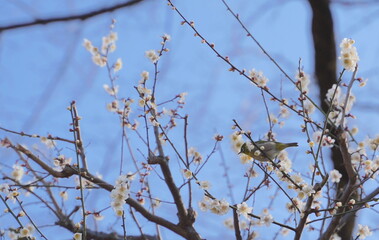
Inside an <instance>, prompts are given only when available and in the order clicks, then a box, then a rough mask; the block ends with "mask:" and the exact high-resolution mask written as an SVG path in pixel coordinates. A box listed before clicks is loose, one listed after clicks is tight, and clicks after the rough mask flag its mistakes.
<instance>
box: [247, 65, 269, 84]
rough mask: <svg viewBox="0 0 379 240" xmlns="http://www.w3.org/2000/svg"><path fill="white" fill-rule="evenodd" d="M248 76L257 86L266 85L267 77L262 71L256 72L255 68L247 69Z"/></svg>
mask: <svg viewBox="0 0 379 240" xmlns="http://www.w3.org/2000/svg"><path fill="white" fill-rule="evenodd" d="M249 78H250V79H251V81H253V82H254V83H255V84H257V86H258V87H266V85H267V83H268V81H269V80H268V78H267V77H265V76H264V75H263V72H262V71H259V72H258V71H256V70H255V69H252V70H250V71H249Z"/></svg>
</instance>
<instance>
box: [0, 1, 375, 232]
mask: <svg viewBox="0 0 379 240" xmlns="http://www.w3.org/2000/svg"><path fill="white" fill-rule="evenodd" d="M117 2H118V1H107V2H106V3H103V2H99V1H97V2H94V1H73V0H71V1H33V5H32V4H31V3H30V2H29V1H17V2H14V1H4V2H3V3H2V7H1V9H0V25H1V26H3V25H8V24H11V23H18V22H24V21H29V20H32V19H34V18H36V17H39V18H46V17H52V16H62V15H70V14H75V13H81V12H86V11H88V10H91V9H97V8H99V7H104V6H111V5H113V4H115V3H117ZM230 4H231V7H232V8H233V9H234V10H235V11H236V12H238V13H239V15H240V17H241V19H242V20H243V21H244V23H245V24H246V26H247V27H248V28H249V29H250V30H251V32H252V34H253V35H254V37H256V38H257V39H258V41H259V42H260V43H261V44H262V45H263V46H264V47H265V49H266V50H267V51H268V52H269V53H270V54H271V55H272V56H273V57H274V58H275V59H276V60H277V61H278V62H279V64H280V65H281V66H282V67H283V69H284V70H285V71H286V72H287V73H288V74H289V75H290V76H294V75H295V72H296V70H297V66H298V61H299V58H301V59H302V64H303V65H304V70H305V72H307V73H309V74H310V75H312V73H313V54H314V53H313V49H312V37H311V35H310V34H311V30H310V21H311V16H310V14H311V12H310V9H309V6H308V5H307V2H306V1H300V0H293V1H279V0H275V1H269V2H268V1H264V0H262V1H261V0H259V1H237V2H231V3H230ZM177 7H178V9H180V11H181V12H182V13H183V14H184V15H185V16H186V17H187V18H188V19H189V20H193V21H194V22H195V25H196V28H197V29H198V30H199V31H200V32H201V33H202V34H203V35H204V37H205V38H206V39H207V40H208V41H210V42H213V43H215V46H216V48H217V49H218V51H219V52H220V53H221V54H223V55H226V56H229V57H230V59H231V61H232V62H233V63H235V64H236V65H237V66H238V67H240V68H245V69H247V70H249V69H252V68H255V69H257V70H261V71H263V72H264V74H265V76H267V77H268V78H269V79H270V82H269V84H268V86H269V87H270V88H271V89H272V90H273V92H274V93H275V94H278V95H279V94H282V95H283V97H286V98H289V99H290V98H291V97H293V93H294V90H293V89H294V87H293V86H292V85H291V84H290V83H289V82H288V80H286V79H285V77H284V76H283V74H282V73H280V72H279V71H278V69H277V68H276V67H275V66H274V65H273V64H272V62H270V61H269V59H268V58H267V57H266V56H265V55H264V54H262V52H261V51H260V50H259V49H258V47H257V46H256V45H255V44H254V42H253V41H251V39H249V38H247V37H246V34H245V33H244V32H243V30H242V29H241V27H240V26H239V25H238V24H237V22H236V21H235V19H233V17H232V16H231V14H230V13H228V12H227V11H226V8H225V6H223V4H222V2H221V1H216V0H210V1H202V0H194V1H182V2H179V1H178V3H177ZM378 10H379V6H378V5H376V4H372V5H370V4H364V3H362V4H358V5H356V6H354V7H352V6H345V5H343V4H333V5H332V11H333V16H334V21H335V34H336V35H335V38H336V42H337V44H338V43H339V42H340V41H341V40H342V39H343V38H345V37H349V38H353V39H355V40H356V46H357V49H358V52H359V56H360V59H361V61H360V71H359V74H358V75H359V76H362V77H363V78H368V79H369V81H368V85H367V86H366V87H365V88H355V89H354V90H353V91H354V93H355V95H356V96H357V103H356V105H355V111H354V114H355V115H357V117H358V118H357V119H356V120H353V121H351V123H350V124H351V126H355V125H357V126H359V127H360V132H359V134H358V137H359V138H360V139H361V140H364V139H365V136H366V135H369V136H371V137H373V136H375V135H376V134H377V132H378V126H377V124H375V123H377V122H378V121H379V114H378V109H379V101H378V100H377V98H376V95H377V92H378V90H379V89H378V88H379V85H378V84H377V78H378V77H377V72H378V70H377V69H378V66H377V65H378V61H377V53H378V51H379V45H378V44H377V43H378V42H379V41H378V37H379V32H378V31H377V29H378V25H379V19H378V18H377V17H376V16H377V15H375V13H377V12H378ZM112 19H116V20H117V24H116V28H115V31H116V32H117V33H118V38H119V40H118V42H117V50H116V51H115V52H114V53H112V54H111V57H110V61H115V60H116V59H117V58H119V57H121V58H122V59H123V62H124V67H123V69H122V70H121V71H120V72H119V79H118V80H117V84H118V85H120V95H122V96H123V97H132V98H137V96H136V92H135V90H134V89H133V86H135V85H137V82H138V80H139V79H140V73H141V72H142V71H143V70H146V71H149V72H150V73H151V75H152V73H153V65H152V64H151V63H150V62H149V61H148V59H146V57H145V56H144V53H145V51H147V50H150V49H158V48H160V41H161V38H160V36H162V35H163V34H164V33H167V34H170V35H171V37H172V40H171V41H170V42H169V43H168V45H167V47H168V48H169V49H170V52H168V53H167V54H165V55H164V56H163V57H162V59H161V61H160V63H159V65H160V67H159V70H160V73H159V80H158V86H157V97H158V99H160V101H165V100H167V99H170V98H172V97H173V96H175V95H176V94H179V93H181V92H188V96H187V98H186V99H187V100H186V104H185V108H184V109H183V110H181V113H182V114H183V115H185V114H188V115H189V131H188V140H189V145H190V146H194V147H196V148H197V149H198V150H199V151H200V152H201V153H202V154H203V155H204V156H206V155H207V154H209V153H210V151H211V149H212V147H213V140H212V137H213V136H214V134H215V133H219V134H222V135H224V136H225V138H224V141H223V142H222V143H221V145H220V147H221V149H222V151H223V153H224V155H225V159H226V162H227V165H228V166H229V168H230V170H229V175H230V178H231V179H232V181H233V183H234V186H235V198H236V199H240V197H241V196H240V194H238V192H240V191H239V187H240V186H242V185H243V184H244V182H245V179H244V178H243V173H244V170H245V168H246V167H245V166H243V165H241V164H240V163H239V159H238V156H236V154H235V153H234V152H233V151H231V148H230V143H229V138H228V136H229V135H230V134H231V133H232V129H231V126H232V124H233V122H232V119H236V120H238V122H239V123H240V124H241V126H243V127H244V128H245V129H246V130H251V131H252V132H253V136H254V138H255V139H258V138H260V137H263V135H264V134H265V133H266V132H267V130H268V128H267V123H266V113H265V109H264V108H263V103H262V99H261V95H260V91H259V89H257V88H255V87H253V85H251V83H249V82H248V81H247V80H246V79H245V78H243V77H241V76H240V75H239V74H237V73H232V72H229V71H228V68H229V67H228V65H227V64H226V63H225V62H223V61H222V60H221V59H219V58H217V57H216V56H215V54H214V53H213V52H212V51H211V49H209V48H208V47H207V46H206V45H205V44H201V43H200V39H199V38H196V37H194V36H193V31H192V30H191V29H190V28H189V27H188V26H182V25H181V24H180V22H181V19H180V18H179V16H178V15H177V14H176V13H175V12H174V11H172V10H171V9H170V8H169V7H168V6H167V5H166V2H165V1H143V2H142V3H140V4H139V5H136V6H133V7H131V8H127V9H123V10H120V11H116V12H113V13H107V14H103V15H101V16H99V17H95V18H92V19H89V20H87V21H84V22H81V21H72V22H67V23H53V24H49V25H46V26H44V25H42V26H34V27H30V28H23V29H16V30H11V31H6V32H3V33H1V35H0V73H1V74H0V126H2V127H5V128H8V129H12V130H15V131H25V132H28V133H32V134H33V133H37V134H40V135H45V134H53V135H57V136H62V137H65V138H71V134H70V133H69V132H68V128H69V122H70V115H69V112H68V111H67V110H66V108H67V106H69V103H70V102H71V101H72V100H75V101H76V102H77V106H78V110H79V114H80V115H81V116H82V117H83V120H82V121H81V127H82V133H83V138H84V141H85V143H86V145H87V148H86V150H87V156H88V158H89V159H90V169H91V170H92V171H93V172H100V173H102V174H103V176H104V178H105V179H106V180H107V181H109V182H114V180H115V179H116V177H117V172H118V161H119V156H120V140H119V139H120V134H121V133H120V128H119V123H118V118H117V116H116V115H114V114H112V113H109V112H108V111H107V110H106V104H107V103H109V102H110V101H112V98H111V97H110V96H109V95H107V93H106V92H105V91H104V89H103V87H102V85H103V84H109V79H108V77H107V71H106V69H103V68H99V67H97V66H95V65H94V64H93V63H92V62H91V56H90V54H89V53H88V52H87V51H86V50H85V48H84V47H83V46H82V41H83V39H84V38H87V39H90V40H91V41H92V42H93V44H94V45H100V44H101V37H102V36H105V35H106V34H108V32H109V25H110V23H111V20H112ZM339 67H340V68H339V69H341V70H342V67H341V66H339ZM348 78H349V76H348V75H346V79H348ZM280 89H282V90H281V91H280ZM317 92H318V90H317V86H316V84H312V86H311V96H313V97H318V95H317ZM295 99H296V97H295ZM158 101H159V100H158ZM270 109H271V110H272V111H273V112H277V111H278V107H277V106H276V105H272V104H270ZM133 114H134V115H133V116H134V117H137V116H138V114H140V112H138V111H135V112H134V113H133ZM292 117H293V118H295V116H292ZM300 124H301V119H296V118H295V119H293V120H288V121H287V122H286V125H285V127H284V128H281V129H279V128H277V129H276V130H275V132H276V133H277V138H278V140H280V141H284V142H292V141H297V142H299V145H300V147H299V148H298V149H291V150H290V154H291V156H292V157H293V158H295V159H294V161H295V162H296V168H297V170H301V169H305V168H307V167H308V165H309V163H310V160H307V159H306V156H305V154H304V151H305V149H306V146H307V145H306V143H305V142H304V139H305V138H304V135H303V134H302V133H301V129H300V128H299V125H300ZM170 134H172V137H173V139H174V140H176V142H177V144H178V146H179V147H180V148H181V149H183V143H182V139H183V137H182V134H183V130H182V123H180V127H179V128H178V129H175V130H173V131H172V132H171V133H170ZM0 136H1V137H3V136H9V137H11V139H12V140H13V141H14V142H20V143H25V144H34V143H36V142H37V141H35V140H30V139H25V138H21V137H17V136H14V135H9V134H5V133H3V132H2V133H1V135H0ZM130 137H131V139H132V140H135V138H136V136H135V135H133V134H131V136H130ZM136 142H138V140H136ZM136 146H141V145H138V143H136ZM63 148H64V151H65V152H66V154H69V153H70V151H72V149H70V148H68V147H67V146H64V147H63ZM166 148H167V153H168V154H172V150H170V149H169V147H168V146H166ZM50 154H51V155H54V153H50ZM0 156H1V158H2V159H6V160H5V162H4V161H3V164H4V166H3V169H4V170H3V171H6V170H7V169H8V167H9V166H12V165H13V163H14V161H15V159H16V157H15V156H14V155H13V154H12V153H11V152H10V151H9V150H7V149H0ZM139 157H142V156H139ZM220 159H221V157H220V153H219V152H217V153H215V154H214V155H213V156H212V158H211V160H210V161H209V163H208V164H207V165H206V167H205V168H204V170H203V172H201V174H200V176H201V177H203V178H207V179H208V180H210V181H212V179H213V180H214V182H215V183H214V184H213V185H214V186H213V191H214V193H215V195H217V196H219V197H220V198H222V195H223V194H224V193H225V182H224V181H223V180H224V178H223V169H222V168H221V167H220V162H221V160H220ZM302 159H306V160H305V161H302ZM172 164H173V165H174V166H175V165H177V159H175V157H173V159H172ZM329 167H330V166H329ZM125 168H126V169H127V166H125ZM176 177H177V178H178V179H179V180H178V182H181V181H182V179H181V176H180V173H176ZM257 181H258V180H257ZM212 182H213V181H212ZM158 186H160V185H158ZM242 189H243V188H242ZM107 194H108V193H102V194H99V195H100V197H99V196H98V195H95V194H94V195H91V196H90V198H91V199H97V200H98V201H94V202H93V204H90V207H92V208H101V207H104V204H103V203H102V202H101V201H100V202H99V199H105V200H106V201H108V196H107ZM72 195H74V193H72ZM104 195H106V196H104ZM195 196H196V197H199V199H200V197H201V192H200V191H198V192H197V193H196V194H195ZM265 197H267V196H264V194H263V195H261V196H260V199H256V200H255V202H254V204H255V207H256V208H257V209H261V208H262V207H265V206H263V205H262V206H260V205H259V204H260V201H261V199H264V198H265ZM162 198H163V197H162ZM225 198H227V196H225ZM105 200H104V201H105ZM237 201H239V200H237ZM169 209H170V207H169V206H168V207H166V208H163V209H162V210H161V213H162V215H163V216H166V215H169V214H170V212H169ZM108 214H109V218H110V217H111V216H112V213H111V210H109V211H108ZM201 216H205V217H206V219H207V220H206V221H201V222H200V223H201V224H199V225H198V228H199V231H200V233H201V234H203V235H204V236H205V237H206V238H207V239H219V237H220V236H230V237H232V236H233V235H232V234H233V233H232V232H231V231H229V230H226V229H224V228H223V227H221V229H222V230H218V229H220V225H221V223H222V221H223V220H224V219H225V217H218V216H215V215H212V214H210V213H206V214H205V215H201ZM375 219H376V220H377V218H372V220H375ZM107 223H108V224H109V222H107ZM107 223H105V225H107ZM111 223H112V221H111ZM143 224H144V225H148V224H147V223H146V222H143ZM376 227H377V226H376ZM46 229H48V228H46ZM103 229H106V227H104V228H103ZM209 229H212V230H211V231H209ZM262 230H264V228H261V229H258V231H262ZM276 230H277V229H275V231H276ZM47 231H50V230H47ZM129 231H130V232H134V231H135V229H130V230H129ZM62 234H63V235H62V236H65V238H64V239H69V238H70V234H68V233H67V232H66V231H64V230H62ZM64 234H67V235H64ZM225 234H226V235H225ZM164 235H166V236H167V239H169V237H170V236H171V235H170V234H169V233H167V232H165V233H164ZM262 235H263V234H261V236H262ZM374 238H375V237H373V238H372V239H374ZM62 239H63V238H62ZM262 239H270V237H269V236H267V238H265V236H262Z"/></svg>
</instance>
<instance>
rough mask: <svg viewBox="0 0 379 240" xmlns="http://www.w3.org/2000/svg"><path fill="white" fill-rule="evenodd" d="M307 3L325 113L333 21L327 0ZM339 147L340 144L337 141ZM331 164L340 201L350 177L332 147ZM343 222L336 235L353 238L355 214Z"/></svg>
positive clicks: (332, 66) (331, 77) (332, 69)
mask: <svg viewBox="0 0 379 240" xmlns="http://www.w3.org/2000/svg"><path fill="white" fill-rule="evenodd" d="M308 1H309V3H310V6H311V8H312V13H313V18H312V35H313V42H314V49H315V76H316V79H317V81H318V85H319V93H320V102H321V107H322V109H323V111H324V112H327V111H328V108H329V105H328V104H327V103H326V101H325V96H326V93H327V92H328V90H329V89H330V88H331V87H332V86H333V84H335V83H336V82H337V77H336V76H337V74H336V44H335V39H334V29H333V18H332V13H331V10H330V5H329V1H328V0H308ZM328 129H329V131H330V132H331V134H333V135H337V134H336V131H337V129H333V127H332V126H330V125H329V126H328ZM336 140H337V139H336ZM336 145H339V144H338V141H337V142H336ZM332 161H333V165H334V168H335V169H337V170H338V171H339V172H340V173H341V174H342V178H341V180H340V183H339V185H338V190H337V192H336V196H335V199H338V198H339V196H340V195H341V194H342V192H343V189H344V187H345V186H347V185H348V181H349V178H348V174H347V172H346V169H345V166H344V163H343V158H342V155H341V151H340V149H339V148H337V147H333V148H332ZM353 195H355V194H353ZM344 220H345V221H344V223H341V222H340V223H339V226H338V227H337V230H336V231H337V234H338V235H339V236H340V237H341V238H342V239H351V236H352V231H353V229H354V225H355V215H353V214H351V215H350V216H349V218H347V219H344ZM338 229H339V230H338Z"/></svg>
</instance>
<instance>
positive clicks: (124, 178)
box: [111, 175, 131, 217]
mask: <svg viewBox="0 0 379 240" xmlns="http://www.w3.org/2000/svg"><path fill="white" fill-rule="evenodd" d="M130 180H131V178H130V175H120V176H119V177H118V179H117V180H116V184H115V186H114V189H113V190H112V191H111V198H112V201H111V206H112V208H113V210H114V211H115V213H116V215H117V216H119V217H121V216H122V215H123V214H124V205H125V201H126V199H128V198H129V196H130Z"/></svg>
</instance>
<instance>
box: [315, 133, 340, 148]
mask: <svg viewBox="0 0 379 240" xmlns="http://www.w3.org/2000/svg"><path fill="white" fill-rule="evenodd" d="M321 135H322V140H321ZM313 141H314V142H315V143H317V144H319V143H320V142H321V146H323V147H330V148H331V147H333V145H334V142H335V141H336V140H335V139H333V138H332V137H330V136H327V135H326V134H322V131H316V132H314V133H313Z"/></svg>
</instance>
